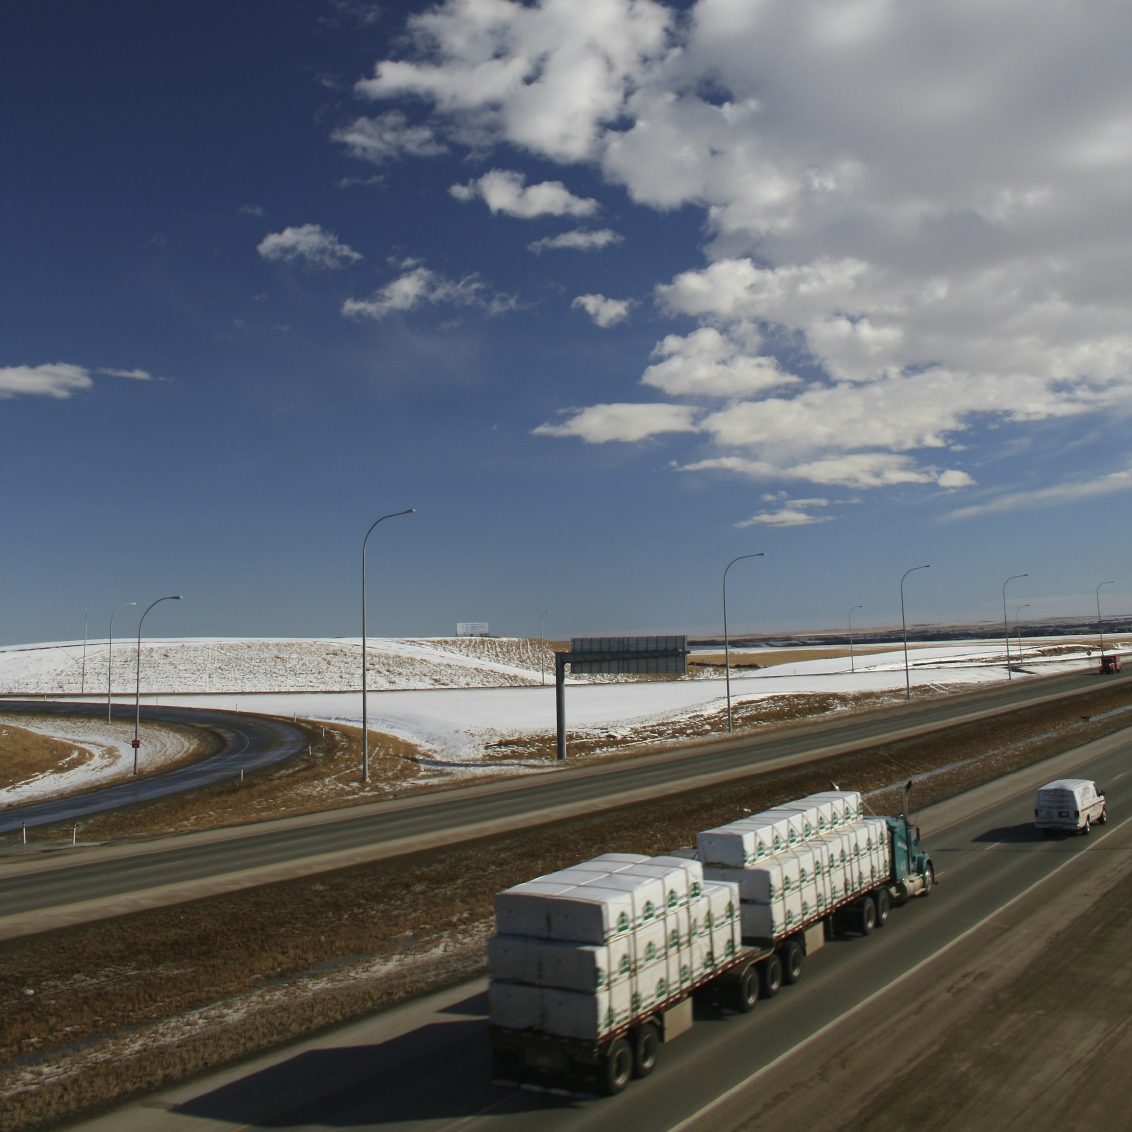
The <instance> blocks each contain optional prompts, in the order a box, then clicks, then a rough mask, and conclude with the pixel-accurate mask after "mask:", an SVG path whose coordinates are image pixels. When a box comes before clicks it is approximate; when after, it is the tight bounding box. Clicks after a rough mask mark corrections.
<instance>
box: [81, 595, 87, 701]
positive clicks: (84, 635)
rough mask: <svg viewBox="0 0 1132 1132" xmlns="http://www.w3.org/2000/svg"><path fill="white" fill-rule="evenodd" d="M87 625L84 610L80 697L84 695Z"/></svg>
mask: <svg viewBox="0 0 1132 1132" xmlns="http://www.w3.org/2000/svg"><path fill="white" fill-rule="evenodd" d="M88 624H89V618H88V617H87V611H86V610H85V609H84V610H83V667H82V673H81V675H80V676H79V695H80V696H85V695H86V639H87V625H88Z"/></svg>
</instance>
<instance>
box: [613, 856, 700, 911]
mask: <svg viewBox="0 0 1132 1132" xmlns="http://www.w3.org/2000/svg"><path fill="white" fill-rule="evenodd" d="M624 874H625V875H626V876H640V877H652V878H654V879H656V880H659V881H660V883H661V884H662V885H663V886H664V909H665V911H667V912H673V911H675V909H677V908H680V907H682V906H683V905H685V904H687V903H688V899H689V897H690V895H691V886H690V883H689V879H690V878H689V875H688V872H687V870H686V869H682V868H679V867H677V866H675V865H657V864H654V863H653V862H652V861H651V860H649V861H646V862H644V863H643V864H639V865H628V866H627V867H626V868H625V870H624Z"/></svg>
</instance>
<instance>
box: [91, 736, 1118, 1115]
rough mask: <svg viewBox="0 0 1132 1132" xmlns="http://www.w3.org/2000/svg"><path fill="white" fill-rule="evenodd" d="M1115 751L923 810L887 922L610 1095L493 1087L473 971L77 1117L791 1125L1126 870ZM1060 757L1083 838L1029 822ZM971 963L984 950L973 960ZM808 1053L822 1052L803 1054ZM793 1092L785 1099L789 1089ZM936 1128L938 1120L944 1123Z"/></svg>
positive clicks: (1102, 749) (879, 1066)
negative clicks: (1077, 777) (919, 887)
mask: <svg viewBox="0 0 1132 1132" xmlns="http://www.w3.org/2000/svg"><path fill="white" fill-rule="evenodd" d="M1130 756H1132V732H1124V733H1123V734H1122V735H1118V736H1114V737H1110V738H1108V739H1105V740H1101V741H1098V742H1097V743H1094V744H1090V745H1089V746H1088V747H1085V748H1082V749H1081V750H1079V751H1077V752H1071V753H1069V754H1067V755H1063V756H1060V757H1059V758H1058V759H1056V760H1050V761H1049V763H1047V764H1045V765H1043V766H1042V767H1038V768H1030V770H1028V771H1026V772H1020V773H1018V774H1016V775H1013V776H1011V777H1010V778H1008V779H1004V780H1001V781H1000V782H998V783H995V784H991V785H990V786H987V787H983V788H980V789H979V790H977V791H973V792H971V793H970V794H968V795H965V796H963V797H961V798H959V799H953V800H952V801H951V802H948V803H945V804H944V805H942V806H940V807H935V808H933V809H932V810H930V811H924V812H923V813H922V814H921V815H919V818H920V824H921V827H922V829H923V834H924V838H925V842H926V843H927V844H928V845H929V846H930V848H931V850H932V852H933V854H934V855H935V858H936V860H937V862H938V865H939V879H940V884H939V886H937V888H936V889H935V891H934V892H933V893H932V895H931V896H930V897H929V898H927V899H918V900H915V901H913V902H912V903H910V904H909V905H908V906H907V907H904V908H900V909H895V910H894V911H893V914H892V917H891V919H890V921H889V925H888V926H887V927H886V928H884V930H883V931H879V932H877V933H876V934H875V935H874V936H873V937H872V938H871V939H845V940H841V941H837V942H834V943H831V944H829V945H827V946H826V947H825V948H823V949H822V951H821V952H819V953H818V954H817V955H815V956H812V957H811V960H810V962H809V964H808V965H807V968H806V971H805V973H804V978H803V980H802V982H801V983H800V984H799V985H798V986H795V987H787V988H784V989H783V991H782V993H781V995H780V996H778V997H777V998H775V999H773V1000H771V1001H769V1002H762V1003H760V1004H759V1006H758V1008H757V1009H756V1010H755V1012H754V1013H753V1014H750V1015H744V1016H736V1015H722V1014H712V1013H710V1012H707V1013H700V1014H698V1016H697V1022H696V1026H695V1028H694V1029H693V1031H692V1032H691V1033H689V1034H687V1035H684V1036H683V1037H681V1038H680V1039H679V1040H678V1041H677V1042H675V1043H674V1044H673V1045H672V1046H668V1047H665V1048H664V1049H663V1050H662V1058H661V1064H660V1066H659V1068H658V1070H657V1072H656V1073H655V1074H654V1075H653V1076H652V1077H651V1078H649V1079H648V1080H647V1081H636V1082H633V1083H631V1084H630V1086H629V1088H628V1089H627V1090H626V1092H625V1093H623V1094H622V1095H621V1096H618V1097H613V1098H604V1099H596V1098H578V1097H566V1096H563V1095H554V1094H549V1093H543V1092H533V1091H527V1090H517V1089H511V1088H507V1087H504V1086H497V1085H493V1084H491V1082H490V1080H489V1077H490V1068H489V1058H488V1043H487V1032H486V1018H485V994H484V985H483V983H482V981H477V982H475V983H470V984H466V985H464V986H462V987H458V988H454V989H453V990H452V991H450V992H447V993H445V994H442V995H436V996H433V997H432V998H430V999H427V1000H422V1001H420V1002H415V1003H412V1004H409V1005H407V1006H406V1007H404V1008H402V1009H398V1010H393V1011H389V1012H386V1013H384V1014H379V1015H376V1016H374V1017H373V1018H371V1019H368V1020H366V1021H365V1022H363V1023H359V1024H356V1025H353V1026H350V1027H343V1028H341V1029H338V1030H336V1031H333V1032H331V1033H329V1034H325V1035H322V1036H320V1037H319V1038H317V1039H313V1040H309V1041H307V1042H304V1043H302V1044H299V1045H296V1046H294V1047H292V1048H290V1049H288V1050H285V1051H282V1052H280V1053H277V1054H273V1055H270V1056H266V1057H263V1058H259V1059H257V1060H255V1061H253V1062H251V1063H249V1064H247V1065H244V1066H241V1067H237V1068H234V1069H230V1070H227V1071H225V1072H223V1073H219V1074H215V1075H212V1076H210V1077H207V1078H205V1079H202V1080H198V1081H194V1082H189V1083H186V1084H181V1085H178V1086H176V1087H174V1088H172V1089H170V1090H167V1091H165V1092H163V1093H161V1094H159V1095H155V1096H153V1097H149V1098H146V1099H145V1100H144V1101H142V1102H139V1103H137V1104H134V1105H129V1106H125V1107H124V1108H122V1109H119V1110H117V1111H115V1112H113V1113H111V1114H110V1115H108V1116H106V1117H102V1118H99V1119H95V1120H91V1121H87V1122H85V1123H83V1124H82V1127H83V1128H86V1129H88V1130H89V1132H103V1130H110V1129H114V1130H115V1132H136V1130H140V1129H146V1130H147V1132H182V1130H185V1132H188V1130H197V1132H214V1130H219V1129H232V1128H237V1127H247V1126H255V1127H279V1128H288V1129H291V1130H292V1132H299V1130H303V1129H312V1130H313V1129H324V1128H336V1129H353V1128H375V1127H380V1128H382V1129H383V1130H385V1132H399V1130H402V1129H404V1130H406V1132H407V1130H408V1129H412V1130H413V1132H442V1130H443V1132H454V1130H455V1129H456V1128H459V1129H460V1130H461V1132H493V1130H495V1129H498V1128H504V1127H505V1128H506V1129H507V1130H508V1132H528V1130H529V1132H556V1130H563V1132H566V1130H569V1132H582V1130H585V1132H606V1130H609V1132H622V1130H623V1129H624V1128H651V1129H655V1130H656V1132H671V1130H678V1132H691V1130H700V1129H704V1130H708V1129H710V1130H712V1132H715V1130H718V1129H726V1128H732V1127H735V1126H737V1125H746V1126H747V1127H749V1128H752V1129H754V1128H769V1127H775V1128H777V1127H782V1126H783V1124H784V1123H788V1122H789V1121H788V1120H787V1118H786V1116H785V1115H784V1114H783V1110H784V1111H785V1113H789V1112H790V1111H791V1108H792V1105H791V1103H790V1096H778V1093H779V1091H780V1089H789V1082H791V1081H799V1080H802V1081H806V1082H808V1087H809V1088H810V1089H811V1090H820V1089H822V1088H824V1085H823V1081H824V1078H825V1076H826V1072H825V1070H823V1068H822V1066H823V1065H828V1066H829V1073H830V1074H833V1073H835V1072H836V1071H837V1068H838V1066H839V1063H840V1061H841V1060H844V1059H846V1058H848V1057H849V1056H850V1051H853V1052H854V1053H856V1054H862V1052H863V1056H859V1057H858V1059H857V1060H858V1062H864V1063H865V1069H864V1070H858V1071H859V1072H864V1073H872V1074H874V1075H875V1079H876V1080H877V1081H878V1082H879V1083H884V1082H886V1081H888V1080H890V1079H891V1076H892V1074H893V1072H895V1071H898V1070H899V1068H900V1066H901V1064H902V1062H901V1052H900V1051H899V1050H896V1051H885V1054H884V1060H883V1063H882V1060H881V1059H879V1058H878V1059H876V1063H874V1064H871V1065H870V1064H869V1062H870V1057H869V1050H870V1048H872V1049H874V1050H876V1051H877V1052H878V1053H879V1052H880V1050H881V1043H882V1041H883V1039H884V1026H885V1021H884V1020H885V1019H886V1018H887V1017H890V1016H891V1015H892V1013H893V1012H894V1011H895V1010H896V1009H898V1008H899V1009H902V1010H903V1011H904V1013H905V1014H906V1015H908V1016H909V1018H910V1027H911V1029H910V1031H908V1032H910V1033H911V1034H912V1035H918V1036H919V1038H920V1039H932V1038H935V1037H937V1035H936V1033H935V1031H934V1029H933V1022H934V1020H935V1016H934V1015H932V1016H927V1017H921V1016H920V1015H919V1013H918V1011H917V1010H916V1005H917V1001H922V999H921V1000H916V999H915V998H913V1000H912V1001H911V1002H909V998H908V996H915V995H916V994H920V995H923V996H925V997H926V995H927V993H928V991H929V990H931V989H932V988H935V990H936V991H939V990H940V982H941V980H942V985H943V987H945V988H946V991H947V993H948V994H952V995H954V994H962V993H965V983H967V982H969V981H970V980H971V979H973V978H974V979H977V978H978V969H979V966H980V965H984V966H985V965H987V964H989V965H991V967H992V968H993V964H994V962H995V959H994V954H995V953H994V952H993V951H992V949H993V948H994V947H999V948H1006V949H1010V948H1011V947H1012V943H1011V936H1010V929H1011V927H1012V926H1013V928H1014V930H1015V931H1016V932H1018V933H1019V934H1018V936H1017V937H1016V939H1017V940H1022V939H1026V940H1029V939H1030V938H1031V936H1030V934H1029V933H1030V931H1031V930H1032V929H1033V927H1034V920H1033V919H1030V920H1025V919H1023V918H1022V916H1021V911H1022V910H1023V909H1024V908H1026V907H1027V905H1028V906H1029V908H1030V914H1032V915H1037V914H1040V912H1041V910H1042V908H1043V907H1044V906H1045V905H1047V904H1050V903H1051V902H1052V901H1053V900H1054V899H1055V898H1057V897H1058V896H1059V894H1061V893H1064V891H1065V890H1066V887H1067V886H1073V885H1076V884H1079V883H1080V882H1081V880H1082V878H1083V877H1084V876H1085V875H1086V874H1085V872H1084V870H1087V869H1107V870H1108V872H1109V873H1110V874H1112V873H1114V872H1115V873H1116V874H1120V873H1123V872H1126V871H1127V867H1128V862H1129V860H1130V859H1132V817H1129V816H1127V815H1132V773H1130V772H1129V770H1128V767H1129V758H1130ZM1071 769H1072V770H1074V771H1075V772H1077V773H1080V774H1082V775H1086V776H1089V777H1095V778H1097V779H1098V780H1099V781H1101V783H1102V784H1103V785H1104V786H1105V787H1106V789H1107V791H1108V794H1109V799H1110V802H1111V805H1112V815H1113V816H1112V820H1110V822H1109V823H1108V824H1107V825H1106V826H1105V827H1100V828H1094V831H1093V833H1092V834H1091V835H1090V836H1089V837H1087V838H1086V837H1071V838H1044V837H1042V836H1040V835H1038V834H1037V833H1036V832H1035V831H1034V830H1033V828H1032V826H1031V824H1030V823H1031V805H1032V798H1033V788H1034V785H1035V783H1036V782H1040V781H1042V780H1044V779H1045V778H1050V777H1055V776H1057V775H1061V774H1064V773H1067V772H1069V771H1070V770H1071ZM1035 908H1036V909H1037V910H1038V911H1037V913H1034V911H1033V910H1034V909H1035ZM1054 912H1055V914H1056V916H1057V917H1058V918H1057V921H1056V923H1055V925H1054V930H1055V931H1060V930H1062V928H1063V927H1064V920H1063V919H1062V917H1063V916H1064V910H1063V909H1056V908H1055V909H1054ZM1047 919H1048V917H1047ZM1015 921H1017V923H1015ZM1019 925H1021V926H1019ZM1013 946H1014V947H1017V946H1019V944H1018V943H1015V944H1014V945H1013ZM1039 946H1040V945H1039ZM963 951H965V952H966V953H967V954H968V955H972V954H973V955H974V956H975V959H974V973H973V974H972V971H971V968H970V966H968V968H966V973H965V974H964V973H961V974H959V975H956V974H955V973H954V968H952V967H949V966H948V964H949V962H950V961H951V960H952V959H953V958H954V957H955V956H958V955H960V953H961V952H963ZM980 957H985V958H984V959H983V960H982V963H980ZM1068 958H1069V957H1067V959H1068ZM968 963H970V960H968ZM970 993H972V994H975V993H978V992H977V988H974V987H972V988H970ZM886 1004H887V1009H885V1006H886ZM870 1011H871V1013H869V1012H870ZM1054 1024H1055V1020H1054V1019H1053V1018H1050V1017H1046V1018H1045V1019H1044V1021H1043V1026H1045V1027H1047V1028H1048V1027H1050V1026H1052V1025H1054ZM912 1040H913V1039H912V1038H909V1042H911V1041H912ZM817 1057H820V1058H824V1059H825V1061H823V1062H821V1063H820V1064H819V1063H817V1062H815V1061H813V1060H811V1058H817ZM888 1059H895V1060H888ZM787 1070H789V1071H790V1072H789V1073H788V1072H787ZM978 1072H979V1070H978V1067H977V1066H968V1067H967V1068H966V1070H964V1074H965V1079H967V1078H969V1079H970V1080H971V1086H970V1087H971V1089H972V1090H974V1095H975V1096H976V1098H977V1096H978V1095H979V1094H978V1089H979V1084H980V1081H981V1079H980V1078H979V1077H978ZM1039 1076H1040V1075H1039ZM1036 1079H1037V1078H1035V1080H1036ZM780 1082H786V1083H785V1084H781V1085H780ZM923 1084H924V1089H925V1091H926V1092H927V1093H929V1094H931V1096H930V1101H931V1104H932V1105H934V1106H935V1111H936V1112H937V1113H939V1112H944V1113H945V1112H946V1111H947V1109H946V1106H947V1099H946V1098H945V1097H939V1096H936V1095H934V1092H933V1091H932V1090H931V1088H930V1080H929V1081H925V1082H924V1083H923ZM983 1086H984V1089H985V1090H989V1091H990V1092H991V1093H993V1091H994V1088H995V1083H994V1081H993V1080H987V1081H985V1082H983ZM807 1098H808V1094H806V1093H805V1092H803V1093H800V1094H798V1099H799V1101H804V1100H807ZM808 1099H809V1100H810V1101H812V1102H813V1103H812V1104H811V1108H814V1107H815V1106H816V1107H817V1108H819V1109H820V1108H821V1106H822V1105H824V1106H826V1107H825V1110H824V1112H825V1118H824V1119H823V1116H822V1114H821V1112H818V1113H817V1114H812V1119H809V1118H808V1119H807V1120H806V1121H803V1122H801V1124H802V1126H811V1125H813V1124H816V1123H821V1122H827V1121H828V1118H829V1116H830V1112H831V1110H830V1109H829V1107H828V1106H830V1105H833V1106H835V1108H834V1110H833V1111H837V1109H836V1106H837V1104H838V1093H837V1091H836V1089H835V1088H827V1089H825V1093H823V1094H822V1095H821V1096H820V1097H817V1098H813V1097H810V1098H808ZM997 1100H998V1102H999V1111H1000V1113H1001V1112H1002V1111H1007V1112H1009V1111H1010V1107H1009V1106H1010V1103H1011V1100H1010V1098H1009V1097H1002V1096H1000V1097H998V1098H997ZM1024 1101H1025V1098H1024V1097H1023V1098H1021V1099H1020V1100H1019V1102H1018V1103H1020V1104H1021V1103H1024ZM772 1102H773V1103H776V1104H777V1105H778V1111H777V1112H776V1115H775V1117H774V1118H773V1120H772V1121H771V1122H769V1123H759V1122H757V1121H756V1122H754V1123H748V1122H749V1121H750V1120H751V1114H752V1112H753V1111H755V1108H756V1107H757V1106H765V1105H768V1104H771V1103H772ZM940 1106H942V1108H941V1107H940ZM1004 1106H1005V1109H1004ZM866 1111H867V1107H866ZM1015 1111H1016V1110H1015ZM839 1115H840V1116H842V1117H844V1118H845V1119H844V1121H843V1123H842V1124H840V1125H839V1127H840V1126H857V1125H854V1124H853V1120H852V1114H851V1113H848V1112H845V1113H839ZM940 1126H941V1127H949V1125H947V1124H946V1121H945V1122H944V1124H943V1125H940ZM965 1126H968V1127H969V1126H972V1125H970V1124H968V1125H965ZM998 1126H1002V1125H998ZM1011 1126H1012V1127H1013V1126H1014V1125H1013V1124H1012V1125H1011ZM1047 1126H1048V1124H1047ZM1114 1126H1115V1125H1114Z"/></svg>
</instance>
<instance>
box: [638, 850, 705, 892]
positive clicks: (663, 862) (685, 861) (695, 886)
mask: <svg viewBox="0 0 1132 1132" xmlns="http://www.w3.org/2000/svg"><path fill="white" fill-rule="evenodd" d="M695 852H696V850H695V849H677V850H676V851H675V852H673V853H666V854H663V855H661V856H659V857H650V858H649V860H648V863H649V864H650V865H655V866H656V867H658V868H674V869H683V871H684V876H685V878H686V881H687V886H688V899H689V900H695V899H696V898H697V897H698V896H699V895H700V890H701V889H702V888H703V886H704V865H703V862H702V861H701V860H700V859H699V858H698V857H696V856H688V855H687V854H694V853H695Z"/></svg>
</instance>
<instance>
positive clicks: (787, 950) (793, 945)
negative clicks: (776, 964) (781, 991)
mask: <svg viewBox="0 0 1132 1132" xmlns="http://www.w3.org/2000/svg"><path fill="white" fill-rule="evenodd" d="M779 955H781V956H782V977H783V979H784V980H785V981H786V982H787V983H789V984H790V985H791V986H793V985H794V984H795V983H796V982H798V980H799V979H801V977H802V968H803V967H805V965H806V952H805V951H804V950H803V948H802V945H801V944H800V943H799V942H798V941H797V940H796V939H789V940H787V941H786V942H785V943H784V944H783V945H782V948H781V949H780V951H779Z"/></svg>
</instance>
